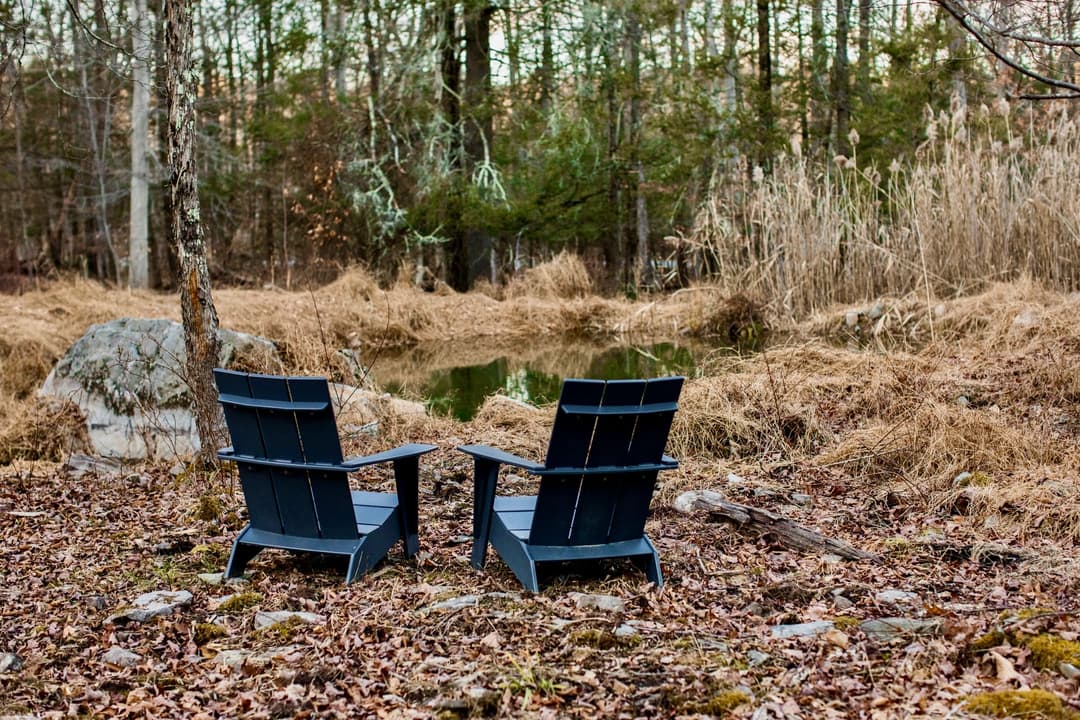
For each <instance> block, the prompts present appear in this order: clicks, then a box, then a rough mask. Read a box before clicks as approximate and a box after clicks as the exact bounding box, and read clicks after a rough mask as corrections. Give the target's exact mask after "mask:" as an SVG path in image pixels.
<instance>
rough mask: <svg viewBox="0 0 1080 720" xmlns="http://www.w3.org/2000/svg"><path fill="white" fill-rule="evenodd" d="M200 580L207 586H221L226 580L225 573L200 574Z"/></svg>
mask: <svg viewBox="0 0 1080 720" xmlns="http://www.w3.org/2000/svg"><path fill="white" fill-rule="evenodd" d="M199 579H200V580H202V581H203V582H204V583H206V584H207V585H220V584H221V583H222V582H224V580H225V573H219V572H216V573H199Z"/></svg>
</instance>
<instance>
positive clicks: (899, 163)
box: [691, 103, 1080, 319]
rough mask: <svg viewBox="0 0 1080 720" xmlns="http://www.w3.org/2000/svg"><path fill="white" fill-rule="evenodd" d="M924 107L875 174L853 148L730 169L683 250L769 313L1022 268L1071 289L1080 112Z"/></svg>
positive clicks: (956, 285) (949, 289) (973, 280)
mask: <svg viewBox="0 0 1080 720" xmlns="http://www.w3.org/2000/svg"><path fill="white" fill-rule="evenodd" d="M975 115H976V117H974V118H970V117H968V113H967V112H966V111H965V110H963V109H962V108H957V109H954V111H953V112H951V113H948V112H942V113H940V114H937V115H933V114H928V115H927V118H926V121H927V124H926V127H925V134H926V138H927V139H926V141H925V142H923V144H922V145H921V146H920V147H919V149H918V150H917V152H916V153H915V154H914V156H912V157H910V158H906V159H902V160H896V161H894V162H893V163H892V164H891V166H890V167H889V168H888V169H887V170H885V171H884V174H883V172H882V171H881V170H879V169H878V168H875V167H873V166H869V167H864V166H861V165H860V163H859V158H858V155H857V144H858V138H857V136H853V137H852V140H853V141H854V142H853V144H854V146H855V147H856V152H853V154H852V157H850V158H848V157H843V156H838V157H836V158H834V159H833V162H832V163H830V164H828V165H827V166H825V167H820V168H819V167H816V166H814V165H812V164H810V163H809V162H807V161H806V160H805V159H804V158H802V157H801V156H799V154H798V153H795V156H794V157H783V158H780V159H779V160H778V162H777V163H776V165H775V168H774V171H773V173H772V174H771V175H769V176H765V175H764V174H763V173H761V172H760V171H756V170H755V172H753V173H749V174H748V173H745V172H743V173H739V175H738V177H733V178H732V179H731V180H730V182H729V183H727V184H725V185H724V186H722V187H721V186H717V188H716V190H715V191H714V192H713V193H712V195H711V197H710V199H709V200H708V201H707V202H706V203H705V205H704V206H703V207H702V208H701V210H700V212H699V214H698V217H697V222H696V225H695V228H694V231H693V234H692V236H691V241H692V245H693V246H694V247H695V248H696V249H697V250H698V251H699V252H701V253H702V255H703V257H704V259H705V260H706V261H707V262H708V263H710V264H711V265H712V268H713V270H714V271H715V273H716V275H717V279H718V280H719V282H720V283H721V285H722V286H723V288H724V290H725V291H727V292H729V293H730V292H735V291H748V292H751V293H754V294H755V295H757V296H761V297H766V298H769V299H770V301H771V304H772V310H773V311H774V312H776V313H777V315H778V316H779V317H782V318H788V319H794V318H802V317H806V316H807V315H808V314H810V313H812V312H814V311H815V310H820V309H822V308H825V307H827V306H829V305H832V304H835V303H851V302H858V301H861V300H866V299H870V298H876V297H879V296H881V295H884V294H888V295H904V294H907V293H911V292H918V293H919V294H920V295H923V296H924V297H925V296H934V297H954V296H957V295H959V294H961V293H965V292H971V291H975V290H979V289H981V288H982V287H983V286H984V285H985V284H986V283H987V282H991V281H998V280H1013V279H1016V278H1019V277H1022V276H1029V277H1032V278H1035V279H1037V280H1039V281H1042V282H1044V283H1046V284H1048V285H1050V286H1052V287H1057V288H1062V289H1072V288H1076V287H1077V286H1078V285H1080V183H1077V182H1076V178H1077V177H1080V120H1077V119H1076V118H1073V117H1070V116H1069V115H1068V114H1067V113H1066V112H1065V111H1064V110H1063V111H1061V112H1060V113H1058V114H1053V115H1051V116H1049V117H1046V118H1042V119H1041V120H1040V121H1039V122H1038V123H1035V122H1028V129H1027V130H1026V131H1021V130H1018V129H1017V128H1018V123H1017V121H1016V118H1015V117H1014V116H1012V115H1011V114H1010V111H1009V109H1008V106H1007V104H1005V103H1000V104H999V105H998V106H997V107H995V109H994V110H991V109H989V108H986V107H982V108H980V109H979V110H978V111H977V112H976V113H975Z"/></svg>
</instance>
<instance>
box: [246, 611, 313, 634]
mask: <svg viewBox="0 0 1080 720" xmlns="http://www.w3.org/2000/svg"><path fill="white" fill-rule="evenodd" d="M287 622H301V623H304V624H305V625H322V624H323V623H325V622H326V617H325V616H324V615H319V614H318V613H311V612H293V611H291V610H277V611H273V612H267V611H265V610H260V611H259V612H257V613H255V629H256V630H262V629H263V628H268V627H271V626H273V625H278V624H280V623H287Z"/></svg>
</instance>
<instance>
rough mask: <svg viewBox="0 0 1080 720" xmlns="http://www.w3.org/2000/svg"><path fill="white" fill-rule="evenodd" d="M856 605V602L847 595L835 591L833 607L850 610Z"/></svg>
mask: <svg viewBox="0 0 1080 720" xmlns="http://www.w3.org/2000/svg"><path fill="white" fill-rule="evenodd" d="M854 606H855V603H853V602H851V600H849V599H848V598H847V597H845V596H844V595H843V594H841V593H839V592H834V593H833V607H835V608H836V609H837V610H848V609H850V608H852V607H854Z"/></svg>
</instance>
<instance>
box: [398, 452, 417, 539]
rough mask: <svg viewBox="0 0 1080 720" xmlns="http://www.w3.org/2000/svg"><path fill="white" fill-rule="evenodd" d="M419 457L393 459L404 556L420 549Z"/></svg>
mask: <svg viewBox="0 0 1080 720" xmlns="http://www.w3.org/2000/svg"><path fill="white" fill-rule="evenodd" d="M419 477H420V458H419V456H416V455H413V456H412V457H406V458H401V459H400V460H395V461H394V483H395V485H396V486H397V496H398V513H399V516H400V518H401V535H402V540H404V541H405V557H408V558H411V557H413V556H414V555H416V553H417V551H419V550H420V519H419V504H420V498H419V488H418V485H419Z"/></svg>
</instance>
